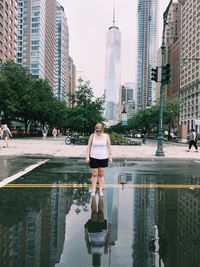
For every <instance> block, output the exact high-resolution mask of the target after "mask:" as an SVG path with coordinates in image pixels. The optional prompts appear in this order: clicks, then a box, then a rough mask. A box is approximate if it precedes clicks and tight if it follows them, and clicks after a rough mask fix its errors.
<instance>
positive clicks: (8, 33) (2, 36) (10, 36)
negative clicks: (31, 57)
mask: <svg viewBox="0 0 200 267" xmlns="http://www.w3.org/2000/svg"><path fill="white" fill-rule="evenodd" d="M16 49H17V1H16V0H13V1H8V0H4V1H0V63H4V62H5V61H7V60H14V61H15V60H16Z"/></svg>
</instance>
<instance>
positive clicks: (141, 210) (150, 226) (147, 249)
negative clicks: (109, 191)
mask: <svg viewBox="0 0 200 267" xmlns="http://www.w3.org/2000/svg"><path fill="white" fill-rule="evenodd" d="M141 179H145V178H141ZM141 183H145V181H142V182H141ZM133 194H134V204H133V208H134V212H133V216H134V217H133V255H132V257H133V266H140V267H150V266H154V267H156V266H159V265H156V261H155V253H154V252H155V248H154V240H155V222H154V189H153V188H152V189H146V188H135V189H133Z"/></svg>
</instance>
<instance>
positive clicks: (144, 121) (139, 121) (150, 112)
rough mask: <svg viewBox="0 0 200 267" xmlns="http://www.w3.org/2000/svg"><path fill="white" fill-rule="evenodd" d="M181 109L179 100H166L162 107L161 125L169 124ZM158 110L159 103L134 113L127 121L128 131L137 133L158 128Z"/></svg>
mask: <svg viewBox="0 0 200 267" xmlns="http://www.w3.org/2000/svg"><path fill="white" fill-rule="evenodd" d="M180 109H181V101H180V100H167V101H165V102H164V106H163V123H164V124H165V125H168V124H170V123H171V122H172V121H173V120H174V119H175V118H176V117H177V116H178V115H179V112H180ZM159 110H160V103H157V104H156V105H154V106H152V107H149V108H146V109H144V110H142V111H140V112H138V113H136V114H135V115H134V116H133V117H132V118H130V119H129V120H128V129H129V130H131V129H135V130H136V131H139V130H141V129H144V128H145V129H146V131H149V130H151V129H153V128H155V127H157V126H158V123H159Z"/></svg>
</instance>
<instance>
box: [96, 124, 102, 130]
mask: <svg viewBox="0 0 200 267" xmlns="http://www.w3.org/2000/svg"><path fill="white" fill-rule="evenodd" d="M98 128H101V129H102V130H103V128H104V126H103V124H102V123H97V124H96V125H95V127H94V129H95V130H96V129H98Z"/></svg>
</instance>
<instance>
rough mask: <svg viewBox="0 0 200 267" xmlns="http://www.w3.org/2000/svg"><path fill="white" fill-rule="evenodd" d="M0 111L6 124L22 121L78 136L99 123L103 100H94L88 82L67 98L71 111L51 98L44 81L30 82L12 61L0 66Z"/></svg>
mask: <svg viewBox="0 0 200 267" xmlns="http://www.w3.org/2000/svg"><path fill="white" fill-rule="evenodd" d="M0 67H1V68H0V111H3V112H4V120H5V121H6V123H8V122H9V121H12V120H14V119H15V118H22V119H23V121H24V122H25V128H26V129H27V127H28V124H32V125H38V124H40V125H43V126H44V125H49V126H50V127H57V128H63V129H67V128H70V129H71V130H76V131H81V132H92V131H93V129H94V125H95V124H96V123H97V122H101V121H103V118H102V115H101V114H102V111H103V108H102V106H103V103H104V99H103V98H101V97H100V98H96V99H95V98H94V94H93V91H92V88H91V87H90V84H89V82H86V83H85V84H83V85H80V86H79V88H78V90H77V91H76V92H75V93H74V94H71V95H69V100H70V101H71V103H73V106H74V107H73V108H69V107H67V106H66V103H64V102H60V101H58V100H57V99H56V98H54V96H53V93H52V88H51V87H50V85H49V84H48V82H47V81H45V80H42V79H39V80H35V79H33V78H32V76H31V74H30V72H29V71H28V70H27V69H25V68H24V67H22V66H21V65H18V64H16V63H14V62H12V61H7V62H6V63H4V64H2V65H1V66H0Z"/></svg>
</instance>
